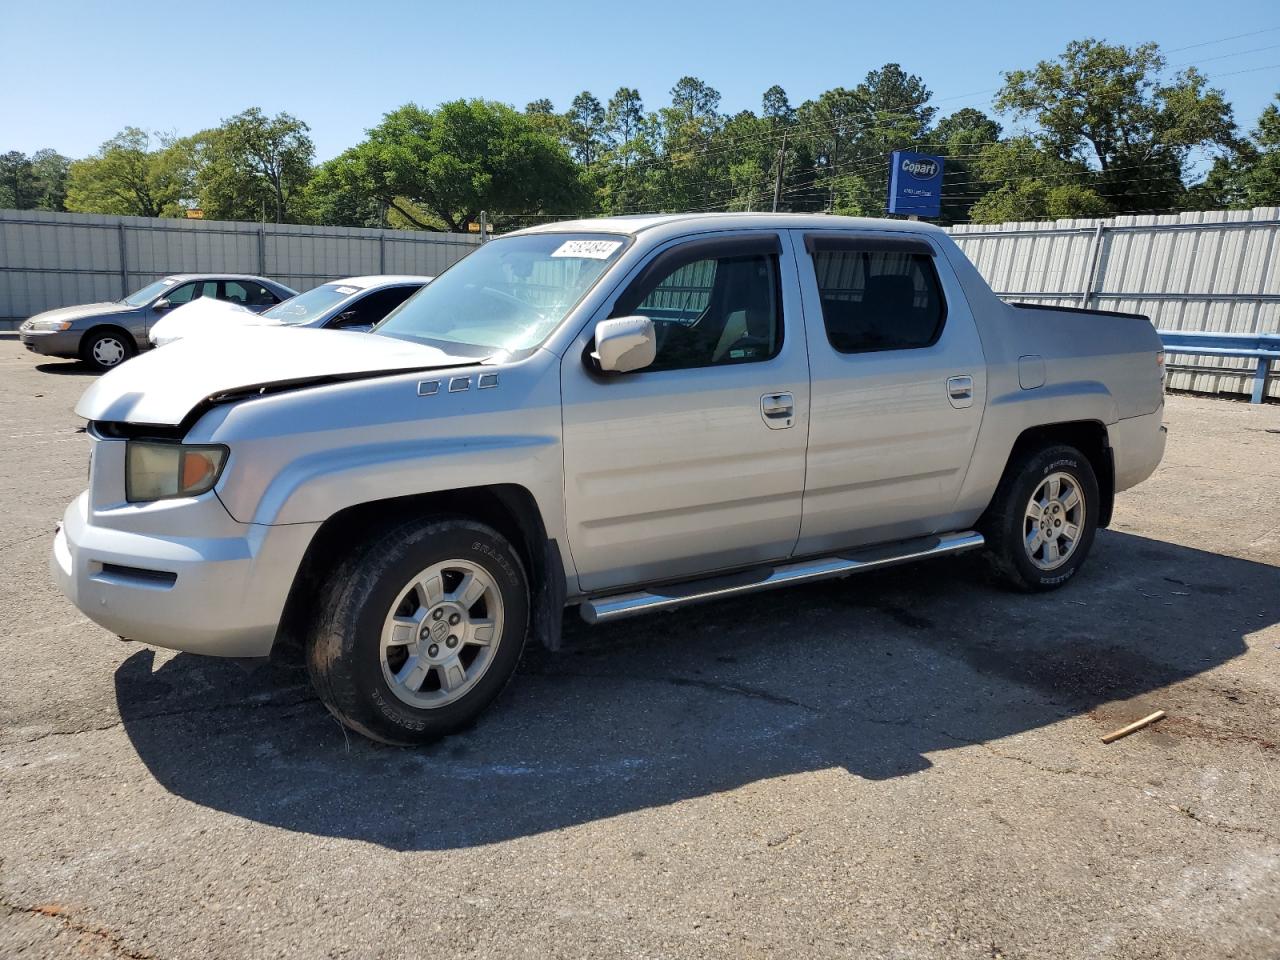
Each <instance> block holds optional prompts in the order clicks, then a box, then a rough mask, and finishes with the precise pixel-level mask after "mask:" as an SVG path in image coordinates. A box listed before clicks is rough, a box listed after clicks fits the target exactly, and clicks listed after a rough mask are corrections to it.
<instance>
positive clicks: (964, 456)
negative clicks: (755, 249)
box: [793, 231, 986, 554]
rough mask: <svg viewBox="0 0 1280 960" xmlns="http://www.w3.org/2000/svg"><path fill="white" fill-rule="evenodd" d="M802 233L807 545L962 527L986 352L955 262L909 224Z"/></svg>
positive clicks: (803, 543) (803, 542) (806, 548)
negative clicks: (808, 395) (808, 385)
mask: <svg viewBox="0 0 1280 960" xmlns="http://www.w3.org/2000/svg"><path fill="white" fill-rule="evenodd" d="M793 240H794V243H795V246H796V248H797V250H801V249H803V250H804V253H803V254H801V255H800V289H801V292H802V294H803V297H804V310H805V325H806V329H807V330H808V335H809V352H810V363H811V365H812V371H813V400H812V413H811V415H810V417H811V422H810V428H809V455H808V470H807V474H806V482H805V495H804V522H803V524H802V526H801V531H800V542H799V545H798V547H797V551H798V552H799V553H802V554H804V553H821V552H825V551H828V550H838V549H840V548H842V547H849V546H856V545H861V544H868V543H876V542H880V541H887V540H899V539H905V538H908V537H915V536H920V535H923V534H929V533H936V532H943V531H946V530H949V529H953V528H954V524H955V522H956V519H955V517H954V516H953V514H952V512H953V510H954V507H955V502H956V499H957V497H958V496H959V493H960V487H961V484H962V483H963V482H964V478H965V473H966V471H967V470H968V467H969V460H970V458H971V457H972V455H973V448H974V444H975V442H976V440H977V435H978V427H979V426H980V424H981V422H982V414H983V409H984V407H985V402H986V360H985V357H984V355H983V353H982V343H981V341H980V340H979V338H978V331H977V327H976V326H975V324H974V321H973V315H972V313H970V311H969V306H968V303H967V301H966V300H965V298H964V296H963V294H962V293H961V291H960V287H959V282H958V280H957V279H956V277H955V274H954V273H953V272H952V271H951V267H950V264H948V263H947V262H946V260H945V258H943V257H939V256H936V251H935V250H934V248H933V246H932V245H931V244H930V243H929V242H928V241H927V240H926V239H924V238H923V237H913V236H911V235H910V234H899V235H886V234H885V232H883V231H882V232H879V233H871V234H862V235H858V234H852V233H840V232H832V233H812V232H810V233H803V234H802V233H800V232H798V231H797V233H796V235H795V236H794V238H793ZM961 522H963V521H961Z"/></svg>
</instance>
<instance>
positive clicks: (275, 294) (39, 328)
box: [19, 273, 297, 370]
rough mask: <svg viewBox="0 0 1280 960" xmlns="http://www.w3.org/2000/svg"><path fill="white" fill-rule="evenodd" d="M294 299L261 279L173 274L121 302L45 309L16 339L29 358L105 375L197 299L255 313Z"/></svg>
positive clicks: (145, 345)
mask: <svg viewBox="0 0 1280 960" xmlns="http://www.w3.org/2000/svg"><path fill="white" fill-rule="evenodd" d="M296 295H297V291H296V290H292V289H290V288H289V287H286V286H285V285H284V284H282V283H277V282H276V281H275V280H268V279H267V278H266V277H253V276H247V275H245V274H238V273H215V274H186V273H183V274H175V275H173V276H170V277H164V278H163V279H160V280H157V281H155V282H154V283H149V284H147V285H146V286H145V287H143V288H142V289H141V290H138V291H137V292H135V293H131V294H130V295H129V296H127V297H125V298H124V299H123V300H116V301H113V302H109V303H87V304H84V305H82V306H78V307H59V308H58V309H57V310H46V311H45V312H44V313H39V314H36V315H35V316H34V317H32V318H31V319H29V320H28V321H27V322H26V323H24V324H23V325H22V326H21V327H20V328H19V336H20V338H21V339H22V343H23V346H25V347H26V348H27V349H28V350H30V351H32V352H33V353H40V354H44V355H45V356H47V357H79V358H80V359H81V360H83V361H85V363H88V364H91V365H93V366H95V367H97V368H98V369H99V370H109V369H110V368H112V367H115V366H119V365H120V364H122V363H124V361H126V360H128V359H129V358H130V357H132V356H133V355H134V354H136V353H137V352H138V351H139V350H145V349H147V348H148V347H150V346H151V344H150V342H149V341H148V340H147V331H148V330H149V329H150V328H151V325H152V324H153V323H155V322H156V321H157V320H159V319H160V318H161V317H162V316H164V314H165V312H166V311H168V310H171V309H173V308H174V307H178V306H181V305H182V304H185V303H190V302H191V301H192V300H195V299H198V298H199V297H213V298H216V299H218V300H227V301H230V302H232V303H238V304H239V305H240V306H242V307H245V308H246V309H249V310H252V311H254V312H255V313H258V312H261V311H263V310H267V309H269V308H270V307H273V306H275V305H276V304H277V303H279V302H280V301H281V300H288V299H289V298H290V297H293V296H296Z"/></svg>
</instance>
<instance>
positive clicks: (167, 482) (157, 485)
mask: <svg viewBox="0 0 1280 960" xmlns="http://www.w3.org/2000/svg"><path fill="white" fill-rule="evenodd" d="M228 453H229V451H228V450H227V448H226V447H224V446H222V445H221V444H214V443H209V444H193V443H166V442H164V441H158V440H130V441H129V445H128V448H127V449H126V452H125V466H124V470H125V483H124V487H125V497H126V498H127V499H128V501H129V502H130V503H143V502H147V501H151V500H170V499H173V498H175V497H195V496H199V495H200V494H202V493H207V492H208V491H210V490H212V489H213V485H214V484H215V483H217V482H218V477H219V476H220V475H221V474H222V468H223V467H224V466H225V465H226V462H227V455H228Z"/></svg>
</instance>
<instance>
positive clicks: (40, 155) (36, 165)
mask: <svg viewBox="0 0 1280 960" xmlns="http://www.w3.org/2000/svg"><path fill="white" fill-rule="evenodd" d="M70 165H71V161H70V160H68V159H67V158H66V157H64V156H63V155H62V154H60V153H58V152H57V151H56V150H49V149H44V150H37V151H36V152H35V153H33V154H31V156H27V155H26V154H25V153H23V152H22V151H20V150H10V151H9V152H8V153H4V154H0V207H8V208H10V209H13V210H64V209H66V208H65V206H64V204H65V201H66V197H67V170H68V168H69V167H70Z"/></svg>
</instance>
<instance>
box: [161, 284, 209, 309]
mask: <svg viewBox="0 0 1280 960" xmlns="http://www.w3.org/2000/svg"><path fill="white" fill-rule="evenodd" d="M214 286H215V287H216V286H217V284H214ZM196 287H197V284H194V283H184V284H183V285H182V286H180V287H174V288H173V290H172V291H170V293H169V295H168V297H166V299H167V300H168V301H169V303H170V305H171V306H175V307H176V306H180V305H181V304H184V303H190V302H191V301H192V300H194V299H195V298H196V297H198V296H200V294H199V293H197V292H196Z"/></svg>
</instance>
